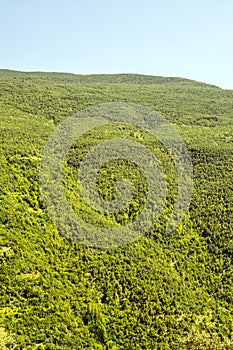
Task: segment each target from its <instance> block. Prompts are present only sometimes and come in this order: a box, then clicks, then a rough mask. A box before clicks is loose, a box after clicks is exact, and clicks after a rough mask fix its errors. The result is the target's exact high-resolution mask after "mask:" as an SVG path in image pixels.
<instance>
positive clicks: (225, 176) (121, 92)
mask: <svg viewBox="0 0 233 350" xmlns="http://www.w3.org/2000/svg"><path fill="white" fill-rule="evenodd" d="M104 102H133V103H137V104H140V105H142V106H145V107H149V108H152V109H153V110H156V111H157V112H158V113H160V114H161V115H162V116H165V117H166V118H167V119H168V120H170V121H171V122H172V123H173V125H174V126H175V127H176V129H177V130H178V131H179V133H180V134H181V136H182V138H183V139H184V140H185V142H186V143H187V146H188V149H189V152H190V155H191V157H192V162H193V166H194V191H193V196H192V201H191V203H190V207H189V212H188V213H187V215H186V217H185V219H184V220H183V222H182V223H181V224H180V226H179V227H178V228H177V229H176V230H175V231H174V232H173V233H172V234H171V235H168V234H166V233H165V231H164V222H163V221H165V220H166V215H165V216H164V217H162V219H161V220H160V222H159V224H158V225H157V226H156V227H154V228H153V229H152V230H151V231H150V232H148V234H147V235H145V236H143V237H141V238H140V239H138V240H136V241H135V242H133V243H131V244H129V245H127V246H122V247H119V248H117V249H94V248H90V247H86V246H85V245H82V244H79V243H77V242H76V241H74V240H71V239H69V238H68V237H67V236H65V235H64V234H62V232H60V231H58V230H57V228H56V227H55V226H54V224H53V223H52V222H51V221H50V219H49V218H48V216H47V215H46V211H45V208H44V205H43V202H42V198H41V193H40V189H39V184H38V173H39V167H40V159H41V156H42V152H43V149H44V146H45V144H46V141H47V140H48V138H49V136H50V135H51V133H52V132H53V130H54V129H55V127H56V125H58V124H59V123H60V122H61V121H63V120H65V119H66V118H67V117H68V116H70V115H72V114H74V113H77V112H78V111H79V110H81V109H83V108H87V107H89V106H92V105H95V104H99V103H104ZM232 110H233V91H231V90H228V91H227V90H222V89H220V88H218V87H215V86H211V85H207V84H202V83H198V82H195V81H190V80H187V79H180V78H163V77H152V76H139V75H128V74H122V75H90V76H81V75H72V74H61V73H22V72H14V71H8V70H0V118H1V134H0V137H1V188H0V199H1V205H0V212H1V214H0V232H1V234H0V261H1V265H0V283H1V310H0V348H1V349H8V348H9V349H28V350H29V349H30V350H35V349H67V350H68V349H69V350H72V349H73V350H78V349H80V350H81V349H93V350H95V349H102V350H103V349H112V350H121V349H122V350H123V349H124V350H127V349H128V350H131V349H133V350H134V349H135V350H136V349H138V350H141V349H148V350H156V349H160V350H164V349H193V350H194V349H200V350H202V349H203V350H204V349H206V350H207V349H209V350H213V349H215V350H219V349H233V316H232V315H233V261H232V253H233V207H232V204H233V188H232V170H233V169H232V161H233V123H232V118H233V116H232ZM129 122H130V121H129ZM119 127H120V126H119ZM113 134H114V130H111V131H108V130H101V133H99V134H98V137H97V136H96V134H95V132H93V133H90V134H87V135H84V137H83V139H82V140H81V141H80V142H79V143H77V144H75V145H74V147H73V148H72V149H71V151H70V153H69V155H68V157H67V161H66V163H65V165H64V187H65V191H66V194H67V198H68V199H69V202H70V204H71V205H72V206H73V207H74V209H75V210H76V211H77V212H78V213H79V214H80V215H83V216H84V218H87V220H90V221H94V222H96V223H97V224H99V225H101V224H103V223H104V224H106V222H107V221H108V222H107V224H109V220H110V221H111V223H114V224H124V220H123V219H126V220H130V219H131V218H132V217H133V216H134V215H136V214H137V210H138V211H139V210H140V205H138V206H137V205H136V204H135V206H132V207H131V209H130V210H131V211H128V213H129V215H128V216H127V217H126V218H125V216H124V215H122V216H121V217H117V216H115V217H109V218H108V217H107V218H106V217H103V216H101V215H97V214H96V215H94V214H93V212H91V211H90V210H89V208H88V207H86V206H85V204H83V205H82V202H80V196H79V193H78V191H77V193H75V194H74V193H73V192H72V188H73V186H74V185H75V183H76V180H77V179H76V171H75V169H76V168H77V167H78V162H79V160H80V159H81V158H82V157H83V155H84V154H85V153H86V152H87V151H88V149H89V148H90V146H91V145H93V144H96V143H98V142H101V140H104V139H108V138H109V137H112V135H113ZM100 135H101V137H100ZM122 135H124V136H125V137H130V138H132V139H136V140H138V139H140V141H142V142H144V144H146V145H147V146H148V147H151V149H153V148H154V151H155V152H157V151H156V150H157V149H158V148H157V146H155V145H154V143H153V142H152V141H151V140H150V139H148V138H147V136H146V135H143V134H142V133H140V132H137V131H136V130H134V129H133V128H132V129H130V128H129V129H127V128H126V129H124V131H122ZM161 154H162V153H161ZM164 157H165V156H164V155H161V159H162V160H163V159H165V158H164ZM168 163H169V160H168ZM169 164H170V163H169ZM124 166H125V167H126V169H128V172H126V173H128V174H129V173H130V174H133V175H132V178H131V179H130V180H133V181H134V179H135V178H137V179H140V180H142V183H144V182H143V181H144V179H143V176H142V174H141V173H140V172H139V171H138V170H137V169H135V168H134V166H133V165H132V164H123V165H122V167H121V166H119V162H118V163H114V162H113V163H111V164H108V165H107V168H106V169H103V173H102V174H100V179H99V191H100V193H101V194H102V195H103V196H107V197H109V198H112V196H114V186H113V185H112V183H111V176H110V180H108V175H109V174H110V175H111V174H112V173H113V171H114V170H115V171H116V175H115V178H119V177H120V175H122V174H124V170H122V173H121V172H120V171H119V169H121V168H122V169H124ZM170 168H171V169H172V164H170V166H169V167H168V169H170ZM129 170H130V171H129ZM124 176H125V174H124ZM108 181H109V182H108ZM174 181H175V180H174ZM106 183H108V184H109V185H110V190H109V191H107V190H106V189H105V187H104V185H105V184H106ZM143 186H144V185H143ZM143 186H142V188H141V190H140V191H139V192H138V193H139V195H138V197H136V198H135V201H136V202H137V201H138V203H139V204H140V203H142V205H143V198H141V193H144V192H146V187H145V186H144V187H143ZM170 195H171V196H170V197H171V201H170V204H169V203H168V204H167V212H169V210H170V207H169V206H170V205H172V203H173V202H172V198H173V195H175V192H174V191H173V190H172V189H171V190H170ZM77 199H79V200H77ZM80 203H81V204H80ZM81 212H82V214H81ZM105 221H106V222H105Z"/></svg>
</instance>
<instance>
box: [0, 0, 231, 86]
mask: <svg viewBox="0 0 233 350" xmlns="http://www.w3.org/2000/svg"><path fill="white" fill-rule="evenodd" d="M0 33H1V34H0V68H7V69H15V70H21V71H52V72H71V73H77V74H92V73H106V74H107V73H137V74H149V75H159V76H176V77H183V78H189V79H193V80H198V81H202V82H206V83H210V84H214V85H217V86H220V87H222V88H227V89H233V1H232V0H221V1H220V0H212V1H211V0H195V1H194V0H117V1H116V0H114V1H112V0H108V1H107V0H98V1H97V0H82V1H81V0H38V1H36V0H7V1H6V0H0Z"/></svg>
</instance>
